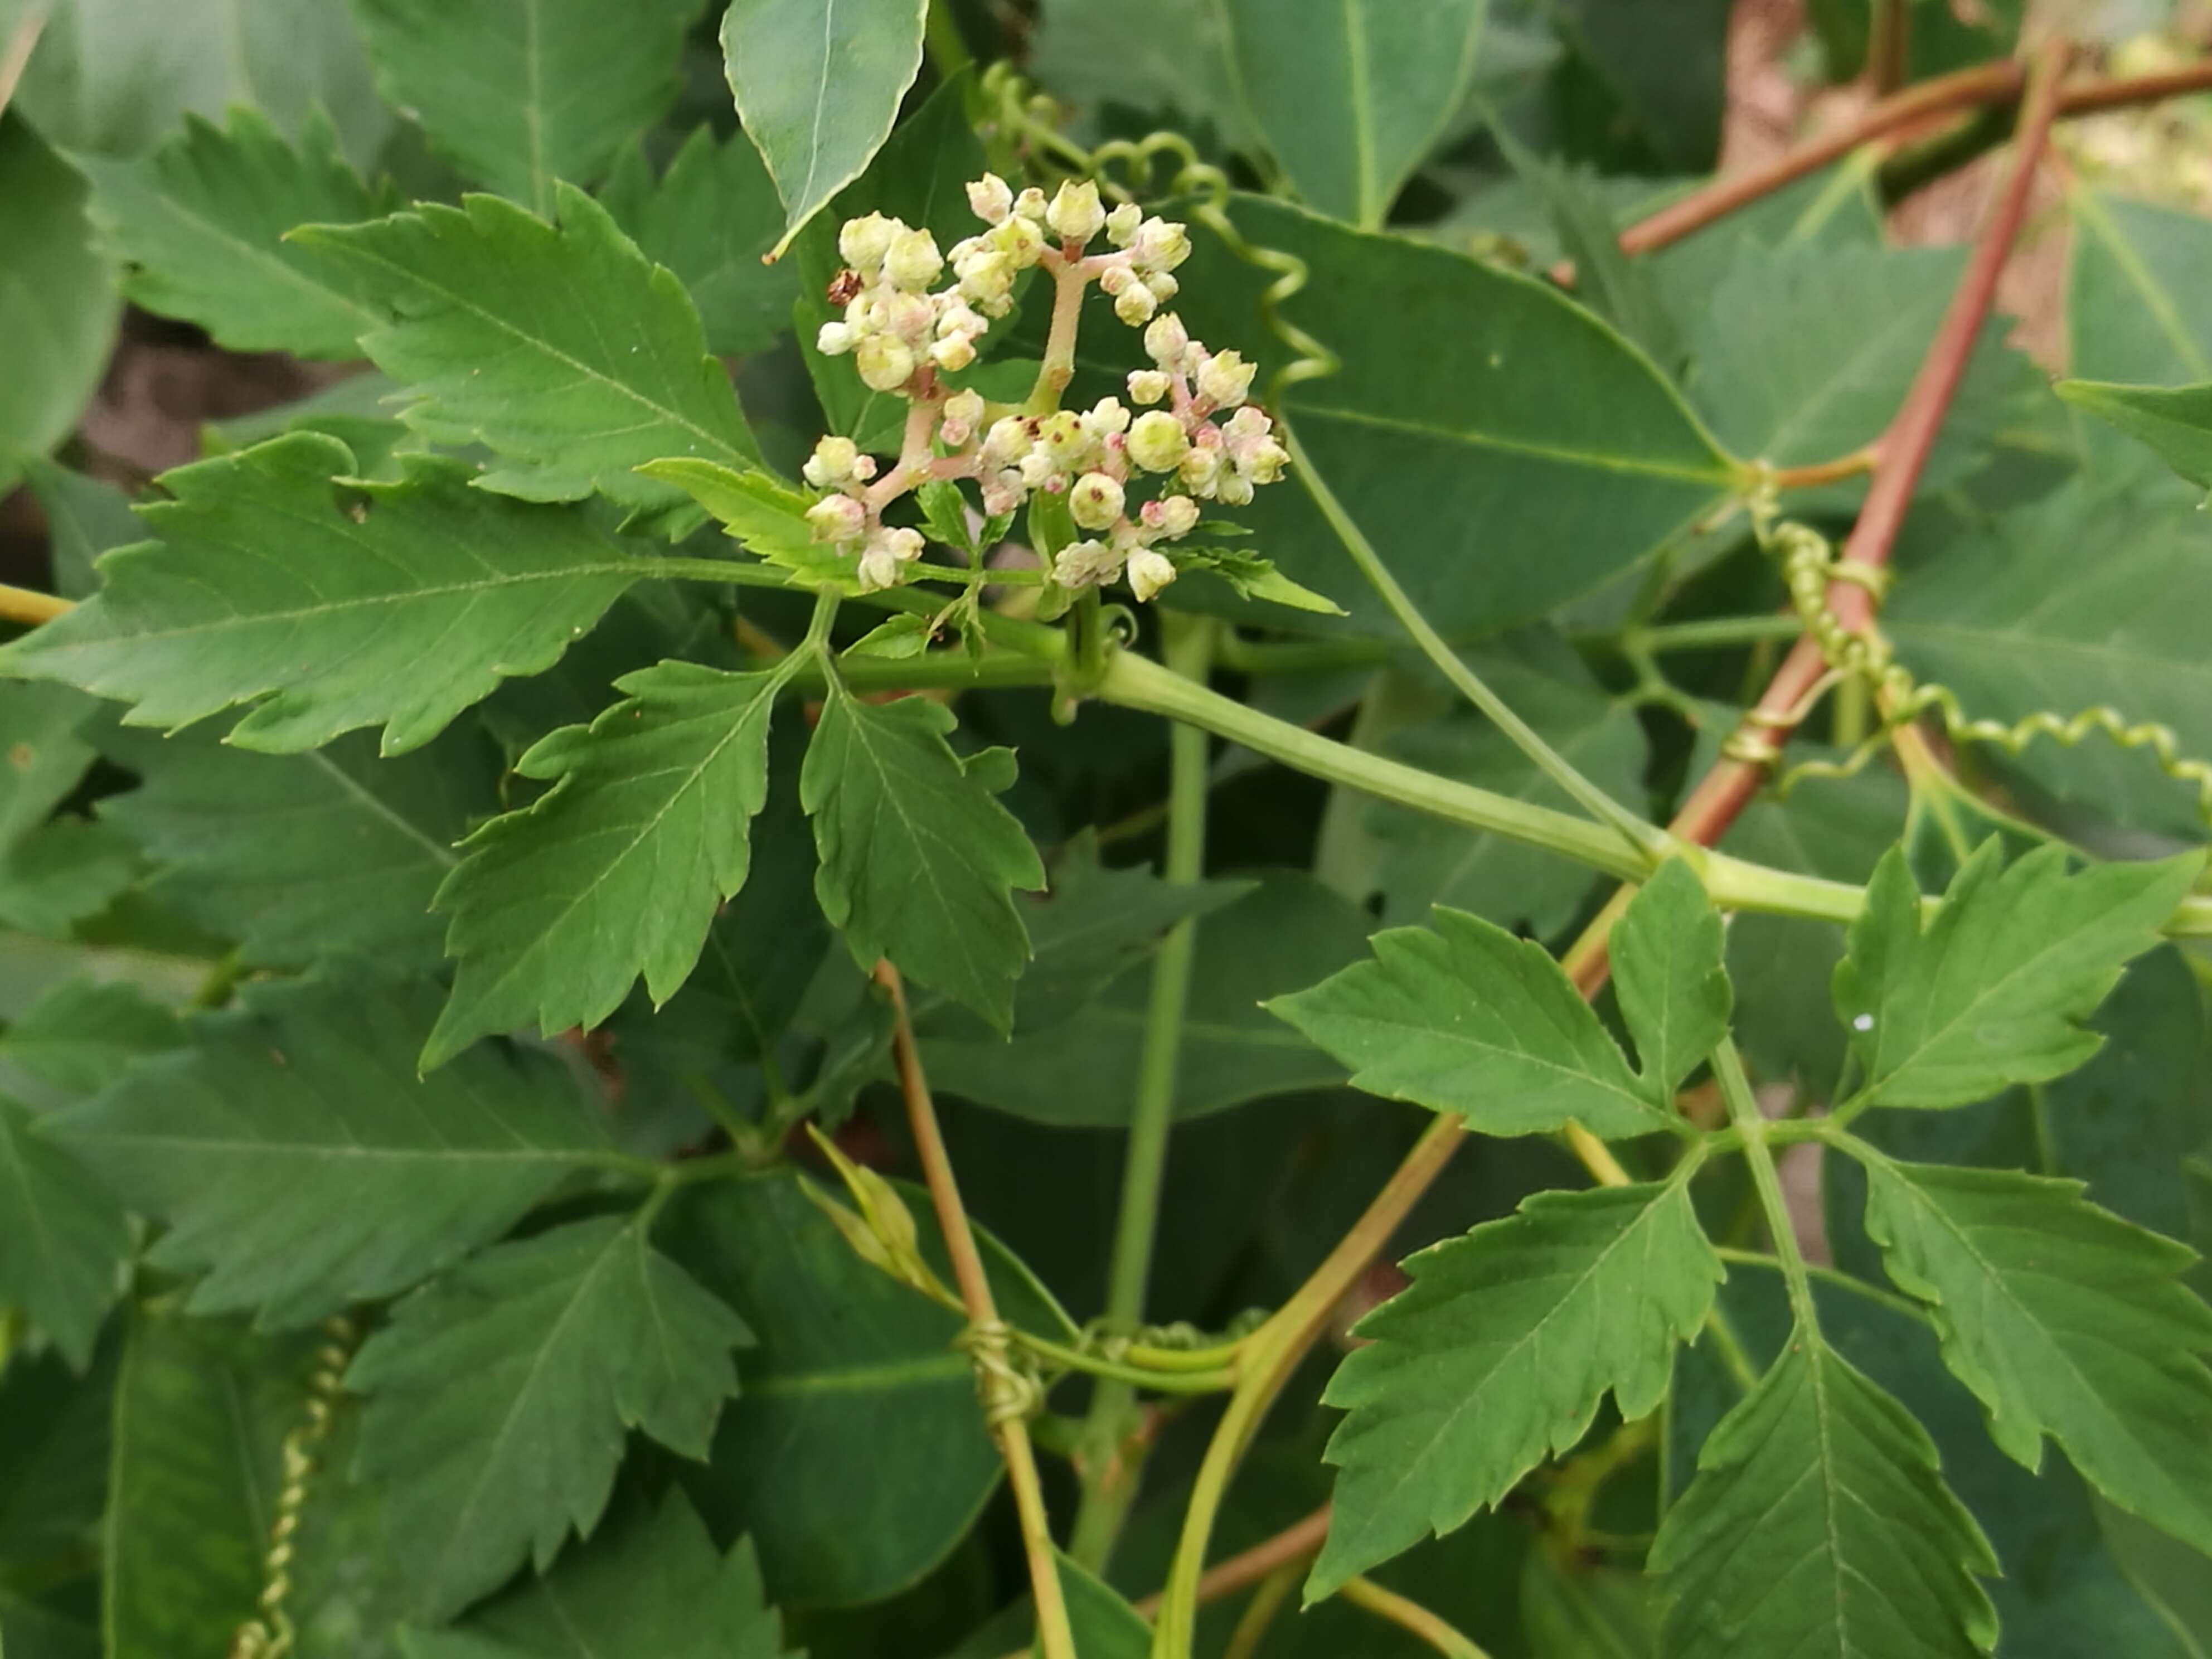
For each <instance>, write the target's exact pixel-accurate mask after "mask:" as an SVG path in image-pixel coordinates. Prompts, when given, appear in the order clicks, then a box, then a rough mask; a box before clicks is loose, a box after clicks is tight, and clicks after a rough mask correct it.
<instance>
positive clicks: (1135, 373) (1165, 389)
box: [1129, 368, 1174, 404]
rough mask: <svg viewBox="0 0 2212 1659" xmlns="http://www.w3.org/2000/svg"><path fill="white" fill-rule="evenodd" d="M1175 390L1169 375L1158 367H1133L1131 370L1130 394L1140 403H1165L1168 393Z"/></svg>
mask: <svg viewBox="0 0 2212 1659" xmlns="http://www.w3.org/2000/svg"><path fill="white" fill-rule="evenodd" d="M1173 390H1174V386H1173V385H1172V383H1171V382H1170V380H1169V379H1168V377H1167V376H1166V375H1165V374H1162V373H1161V372H1160V371H1159V370H1158V369H1157V368H1133V369H1131V370H1130V371H1129V396H1130V397H1131V398H1133V399H1134V400H1135V401H1136V402H1138V403H1140V404H1159V403H1165V402H1166V401H1167V396H1168V393H1169V392H1171V391H1173Z"/></svg>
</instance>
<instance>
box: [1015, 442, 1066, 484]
mask: <svg viewBox="0 0 2212 1659" xmlns="http://www.w3.org/2000/svg"><path fill="white" fill-rule="evenodd" d="M1018 471H1020V473H1021V478H1022V483H1023V485H1024V487H1025V488H1027V489H1047V488H1048V487H1049V486H1050V485H1051V483H1052V481H1053V480H1054V478H1055V477H1059V469H1057V468H1056V467H1054V465H1053V464H1052V457H1051V456H1050V455H1048V454H1047V453H1045V452H1044V451H1043V450H1042V449H1032V450H1031V451H1030V453H1028V454H1026V455H1024V456H1023V457H1022V459H1021V460H1020V462H1019V463H1018Z"/></svg>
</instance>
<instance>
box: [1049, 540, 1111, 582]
mask: <svg viewBox="0 0 2212 1659" xmlns="http://www.w3.org/2000/svg"><path fill="white" fill-rule="evenodd" d="M1120 575H1121V552H1120V550H1118V549H1115V548H1111V547H1109V546H1107V544H1105V543H1103V542H1070V543H1069V544H1067V545H1066V547H1063V548H1061V549H1060V556H1059V557H1058V558H1056V559H1054V561H1053V562H1052V579H1053V580H1054V581H1056V582H1058V583H1059V584H1060V586H1062V587H1103V586H1105V585H1106V584H1107V583H1109V582H1110V581H1112V580H1115V578H1116V577H1118V576H1120Z"/></svg>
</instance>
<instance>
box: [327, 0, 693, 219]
mask: <svg viewBox="0 0 2212 1659" xmlns="http://www.w3.org/2000/svg"><path fill="white" fill-rule="evenodd" d="M353 12H354V15H355V16H356V17H357V18H358V19H359V20H360V22H361V28H362V35H363V36H364V37H365V39H366V40H367V41H368V52H369V56H370V58H372V59H373V60H374V63H375V64H376V79H377V85H378V87H379V88H380V90H381V91H382V92H383V94H384V96H385V98H386V100H388V101H389V102H390V103H392V105H393V106H395V107H397V108H399V109H403V110H404V111H406V112H408V114H410V115H411V116H412V117H414V118H415V119H416V121H417V122H418V123H420V124H421V125H422V131H424V132H425V133H427V134H428V136H429V139H430V142H431V143H432V144H433V145H434V146H435V148H436V149H438V150H439V151H441V153H442V154H444V155H447V156H449V157H450V158H452V160H453V163H454V164H455V165H456V166H457V167H459V168H460V169H461V171H462V172H463V173H465V174H466V175H467V177H468V178H469V179H471V181H472V182H474V183H477V184H481V185H487V186H489V188H491V189H493V190H495V191H499V192H501V194H502V195H507V196H512V197H514V198H515V199H517V200H518V201H520V202H523V203H525V204H527V205H529V206H530V207H532V208H534V209H535V210H537V211H538V212H539V213H541V214H545V213H550V211H551V210H552V208H553V205H554V196H553V185H554V182H555V180H556V179H568V181H569V182H571V183H573V184H579V185H588V184H591V183H592V182H593V181H594V180H595V179H598V177H599V174H600V173H603V172H605V169H606V167H608V165H609V164H610V163H611V162H612V161H613V160H614V157H615V153H616V151H617V150H618V149H621V148H622V146H623V144H625V143H628V142H629V140H630V139H631V138H633V137H635V136H636V135H637V134H639V133H640V132H642V131H644V130H645V129H646V128H647V127H649V126H651V125H653V123H654V122H655V121H657V120H659V118H660V117H661V115H662V114H663V113H665V112H666V110H667V108H668V106H669V105H670V104H671V102H673V101H674V100H675V97H676V90H677V70H678V64H679V61H680V59H681V58H682V55H683V50H684V31H685V29H686V28H688V27H690V24H691V22H692V21H693V20H694V19H696V17H697V16H698V15H699V4H698V0H641V3H637V4H635V5H624V6H621V7H608V6H603V5H598V4H595V3H593V0H475V3H471V4H469V5H465V6H451V5H444V4H441V3H438V0H353Z"/></svg>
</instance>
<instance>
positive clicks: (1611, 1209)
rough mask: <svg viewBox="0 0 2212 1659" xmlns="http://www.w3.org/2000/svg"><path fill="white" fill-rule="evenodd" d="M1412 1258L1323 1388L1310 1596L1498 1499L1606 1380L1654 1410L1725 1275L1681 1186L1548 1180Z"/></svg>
mask: <svg viewBox="0 0 2212 1659" xmlns="http://www.w3.org/2000/svg"><path fill="white" fill-rule="evenodd" d="M1405 1268H1406V1271H1407V1273H1408V1274H1409V1275H1410V1276H1411V1278H1412V1280H1413V1282H1412V1284H1411V1285H1408V1286H1407V1288H1406V1289H1405V1290H1403V1291H1400V1292H1399V1293H1398V1294H1397V1295H1396V1296H1395V1297H1392V1298H1391V1299H1390V1300H1389V1302H1386V1303H1385V1304H1383V1306H1382V1307H1380V1308H1379V1309H1377V1310H1376V1311H1375V1312H1373V1313H1371V1314H1370V1315H1369V1316H1367V1317H1366V1318H1365V1319H1364V1320H1363V1321H1362V1322H1360V1324H1359V1326H1358V1330H1357V1334H1358V1335H1359V1336H1361V1337H1363V1338H1364V1339H1365V1343H1364V1346H1360V1347H1358V1348H1355V1349H1354V1350H1353V1351H1352V1353H1350V1354H1349V1355H1347V1356H1346V1358H1345V1360H1344V1363H1343V1364H1341V1365H1340V1366H1339V1367H1338V1368H1337V1371H1336V1375H1335V1376H1333V1377H1332V1378H1330V1380H1329V1384H1328V1393H1327V1394H1326V1395H1324V1396H1323V1398H1324V1399H1325V1400H1326V1401H1327V1402H1328V1404H1329V1405H1332V1406H1335V1407H1340V1408H1342V1409H1344V1410H1345V1411H1346V1412H1347V1413H1349V1415H1348V1416H1346V1419H1345V1420H1344V1423H1343V1425H1342V1426H1340V1428H1339V1429H1338V1430H1337V1431H1336V1433H1335V1434H1334V1437H1331V1439H1330V1441H1329V1443H1328V1459H1329V1462H1332V1463H1334V1464H1335V1465H1336V1466H1337V1468H1338V1470H1339V1473H1338V1475H1337V1480H1336V1490H1335V1493H1334V1498H1333V1500H1332V1501H1333V1504H1334V1509H1333V1510H1332V1513H1331V1517H1330V1521H1329V1532H1328V1544H1327V1546H1326V1547H1324V1548H1323V1549H1322V1555H1321V1559H1320V1560H1319V1561H1318V1562H1316V1564H1315V1566H1314V1570H1313V1574H1312V1576H1311V1577H1310V1578H1309V1579H1308V1580H1307V1581H1306V1599H1307V1600H1308V1601H1318V1600H1320V1599H1321V1598H1322V1597H1323V1596H1325V1595H1329V1594H1330V1593H1331V1592H1333V1591H1334V1590H1335V1589H1338V1588H1339V1587H1340V1586H1341V1585H1342V1584H1343V1583H1344V1582H1345V1580H1346V1579H1347V1578H1350V1577H1353V1576H1354V1575H1355V1574H1358V1573H1362V1572H1364V1571H1367V1570H1368V1569H1369V1568H1370V1567H1372V1566H1374V1565H1376V1564H1377V1563H1378V1562H1382V1561H1385V1560H1388V1559H1389V1558H1390V1557H1392V1556H1394V1555H1396V1554H1397V1553H1400V1552H1401V1551H1402V1550H1405V1549H1407V1548H1408V1547H1411V1546H1412V1545H1413V1544H1415V1543H1417V1542H1419V1541H1420V1540H1421V1539H1422V1538H1423V1537H1424V1536H1425V1535H1426V1534H1429V1533H1430V1532H1432V1531H1433V1532H1435V1533H1437V1534H1439V1535H1441V1534H1444V1533H1447V1532H1449V1531H1451V1530H1453V1529H1454V1528H1457V1527H1460V1526H1462V1525H1464V1524H1465V1523H1466V1522H1467V1521H1468V1519H1469V1517H1471V1516H1473V1515H1474V1512H1475V1511H1476V1510H1479V1509H1482V1508H1485V1507H1486V1506H1489V1505H1492V1504H1496V1503H1498V1500H1499V1499H1500V1498H1504V1495H1505V1494H1506V1493H1507V1492H1510V1491H1511V1490H1512V1488H1513V1486H1515V1485H1516V1483H1517V1482H1518V1481H1519V1480H1520V1479H1521V1478H1522V1476H1523V1475H1525V1474H1528V1471H1529V1470H1530V1469H1532V1468H1534V1467H1535V1466H1536V1465H1537V1464H1538V1463H1540V1462H1542V1461H1543V1460H1544V1458H1545V1456H1546V1455H1547V1454H1549V1453H1553V1452H1564V1451H1565V1450H1567V1449H1570V1448H1571V1447H1572V1446H1573V1445H1574V1444H1575V1443H1576V1442H1577V1441H1578V1440H1580V1439H1581V1438H1582V1437H1583V1434H1584V1433H1586V1432H1587V1431H1589V1425H1590V1422H1591V1420H1592V1419H1593V1418H1594V1417H1595V1415H1596V1413H1597V1409H1598V1407H1599V1406H1600V1405H1601V1403H1602V1402H1603V1401H1604V1399H1605V1396H1606V1395H1607V1392H1608V1391H1610V1392H1611V1393H1612V1394H1613V1395H1614V1397H1615V1399H1616V1401H1618V1403H1619V1406H1620V1414H1621V1416H1622V1417H1623V1418H1624V1419H1628V1420H1631V1421H1632V1420H1634V1419H1638V1418H1641V1417H1644V1416H1645V1415H1646V1414H1648V1413H1650V1412H1651V1411H1652V1410H1653V1409H1654V1408H1655V1407H1656V1406H1657V1405H1658V1404H1659V1402H1660V1401H1661V1400H1662V1399H1663V1398H1664V1397H1665V1395H1666V1392H1667V1384H1668V1377H1669V1376H1670V1375H1671V1374H1672V1369H1673V1364H1674V1347H1675V1345H1676V1344H1677V1343H1679V1342H1681V1341H1685V1340H1688V1339H1689V1338H1691V1337H1692V1336H1693V1335H1695V1334H1696V1333H1697V1330H1698V1328H1699V1325H1700V1324H1701V1323H1702V1322H1703V1321H1704V1319H1705V1310H1706V1309H1707V1308H1708V1307H1709V1306H1711V1303H1712V1297H1713V1286H1714V1285H1715V1284H1716V1283H1717V1282H1718V1281H1719V1280H1720V1279H1721V1278H1722V1277H1723V1273H1722V1269H1721V1265H1720V1261H1719V1260H1718V1258H1717V1257H1716V1256H1715V1255H1713V1252H1712V1247H1711V1245H1710V1244H1708V1243H1706V1242H1705V1234H1704V1232H1703V1231H1701V1230H1700V1229H1699V1225H1698V1218H1697V1212H1696V1211H1695V1210H1694V1209H1693V1208H1692V1206H1691V1204H1690V1200H1689V1194H1688V1189H1687V1188H1686V1185H1683V1184H1681V1183H1668V1184H1667V1185H1663V1186H1632V1187H1603V1188H1596V1189H1595V1190H1593V1191H1590V1192H1587V1193H1546V1194H1538V1195H1537V1196H1535V1197H1534V1198H1532V1199H1530V1200H1528V1201H1527V1202H1526V1203H1524V1204H1523V1205H1522V1206H1521V1209H1520V1212H1519V1213H1518V1214H1516V1215H1514V1216H1512V1217H1510V1218H1508V1219H1506V1220H1503V1221H1493V1222H1491V1223H1489V1224H1487V1225H1484V1226H1480V1227H1478V1228H1476V1229H1475V1230H1474V1231H1473V1232H1471V1233H1469V1234H1468V1235H1467V1236H1466V1237H1463V1238H1455V1239H1451V1240H1449V1241H1447V1242H1446V1243H1442V1244H1438V1245H1435V1246H1433V1247H1431V1249H1427V1250H1424V1251H1422V1252H1420V1253H1419V1255H1413V1256H1411V1257H1408V1258H1407V1261H1406V1263H1405Z"/></svg>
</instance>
